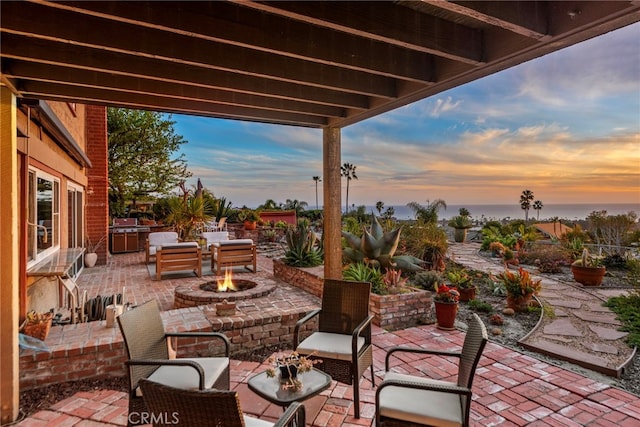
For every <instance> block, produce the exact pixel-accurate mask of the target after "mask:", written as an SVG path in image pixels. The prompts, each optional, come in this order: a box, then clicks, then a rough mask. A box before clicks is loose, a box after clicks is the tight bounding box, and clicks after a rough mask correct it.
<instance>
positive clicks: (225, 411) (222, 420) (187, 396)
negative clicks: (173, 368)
mask: <svg viewBox="0 0 640 427" xmlns="http://www.w3.org/2000/svg"><path fill="white" fill-rule="evenodd" d="M140 388H141V389H142V395H143V396H144V401H145V402H146V404H147V408H148V410H149V413H151V414H154V415H155V416H156V419H155V421H154V422H153V425H154V426H175V425H178V426H186V427H195V426H197V427H245V426H246V427H285V426H298V427H304V425H305V408H304V405H302V404H301V403H299V402H294V403H292V404H291V405H289V407H288V408H287V410H286V411H285V412H284V414H282V416H281V417H280V418H279V419H278V421H277V422H276V423H271V422H267V421H263V420H259V419H257V418H253V417H249V416H246V415H243V413H242V409H241V407H240V400H239V399H238V393H237V392H236V391H224V390H182V389H177V388H174V387H170V386H167V385H163V384H158V383H156V382H153V381H149V380H145V379H142V380H140Z"/></svg>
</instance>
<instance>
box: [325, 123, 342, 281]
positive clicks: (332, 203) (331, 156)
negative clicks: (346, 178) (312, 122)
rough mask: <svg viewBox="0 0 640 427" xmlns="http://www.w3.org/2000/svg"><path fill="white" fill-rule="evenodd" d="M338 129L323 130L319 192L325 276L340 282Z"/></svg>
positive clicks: (340, 214) (339, 147) (340, 227)
mask: <svg viewBox="0 0 640 427" xmlns="http://www.w3.org/2000/svg"><path fill="white" fill-rule="evenodd" d="M340 135H341V133H340V129H339V128H331V127H329V128H324V129H323V131H322V153H323V155H322V169H323V175H324V176H323V177H322V181H323V184H322V193H323V195H324V227H323V233H324V277H325V278H326V279H342V245H341V235H340V230H341V229H342V212H341V209H340V203H341V202H340V199H341V197H342V196H341V191H340V189H341V182H340V179H341V175H340V149H341V146H340Z"/></svg>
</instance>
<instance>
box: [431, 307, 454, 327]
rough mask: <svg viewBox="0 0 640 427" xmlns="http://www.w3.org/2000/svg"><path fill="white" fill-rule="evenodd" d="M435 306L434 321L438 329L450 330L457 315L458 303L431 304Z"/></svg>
mask: <svg viewBox="0 0 640 427" xmlns="http://www.w3.org/2000/svg"><path fill="white" fill-rule="evenodd" d="M433 303H434V304H435V306H436V320H437V322H438V328H439V329H445V330H452V329H455V328H454V327H453V325H454V323H455V321H456V315H457V314H458V303H455V302H438V301H434V302H433Z"/></svg>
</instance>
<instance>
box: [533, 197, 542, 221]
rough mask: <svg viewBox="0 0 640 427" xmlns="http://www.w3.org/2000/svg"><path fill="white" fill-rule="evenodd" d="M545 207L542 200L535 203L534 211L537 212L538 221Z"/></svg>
mask: <svg viewBox="0 0 640 427" xmlns="http://www.w3.org/2000/svg"><path fill="white" fill-rule="evenodd" d="M543 207H544V205H543V204H542V202H541V201H540V200H536V201H535V202H533V209H535V210H536V220H539V219H540V211H541V210H542V208H543Z"/></svg>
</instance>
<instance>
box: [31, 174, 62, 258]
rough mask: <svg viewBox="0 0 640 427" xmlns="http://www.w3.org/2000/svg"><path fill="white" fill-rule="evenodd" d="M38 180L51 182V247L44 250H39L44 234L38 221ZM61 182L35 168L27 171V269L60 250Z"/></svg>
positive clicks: (48, 232)
mask: <svg viewBox="0 0 640 427" xmlns="http://www.w3.org/2000/svg"><path fill="white" fill-rule="evenodd" d="M38 180H44V181H49V182H51V208H50V209H51V219H50V220H47V221H51V226H50V227H48V229H47V239H49V238H50V239H51V245H50V246H49V247H47V248H44V249H42V250H39V249H38V235H39V233H42V232H44V230H43V229H42V227H40V226H36V224H38V225H42V224H40V221H39V220H38V190H37V188H38ZM61 188H62V187H61V180H60V178H59V177H56V176H54V175H52V174H50V173H47V172H45V171H43V170H41V169H38V168H36V167H34V166H29V168H28V171H27V224H28V231H27V268H29V267H31V266H33V265H35V264H37V263H38V262H40V261H42V260H43V259H45V258H46V257H48V256H50V255H52V254H54V253H55V252H56V251H59V250H60V239H61V236H60V202H61V200H60V197H61ZM49 236H50V237H49Z"/></svg>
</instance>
